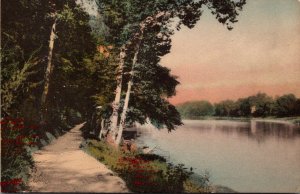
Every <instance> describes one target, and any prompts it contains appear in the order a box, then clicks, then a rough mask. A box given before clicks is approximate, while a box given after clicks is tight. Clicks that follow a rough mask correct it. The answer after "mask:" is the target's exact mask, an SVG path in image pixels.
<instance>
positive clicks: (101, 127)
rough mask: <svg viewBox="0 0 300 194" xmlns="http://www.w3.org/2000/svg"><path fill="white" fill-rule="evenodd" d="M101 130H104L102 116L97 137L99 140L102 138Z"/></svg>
mask: <svg viewBox="0 0 300 194" xmlns="http://www.w3.org/2000/svg"><path fill="white" fill-rule="evenodd" d="M103 131H104V118H102V120H101V125H100V132H99V139H100V140H101V138H102V134H103Z"/></svg>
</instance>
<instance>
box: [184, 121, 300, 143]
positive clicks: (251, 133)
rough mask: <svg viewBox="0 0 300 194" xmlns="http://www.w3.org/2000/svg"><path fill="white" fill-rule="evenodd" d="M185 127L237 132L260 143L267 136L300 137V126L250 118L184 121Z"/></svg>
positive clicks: (226, 132)
mask: <svg viewBox="0 0 300 194" xmlns="http://www.w3.org/2000/svg"><path fill="white" fill-rule="evenodd" d="M184 124H185V127H188V128H190V129H196V130H198V131H199V132H201V133H203V132H208V131H211V130H217V131H221V132H223V133H224V134H226V135H233V134H237V135H239V136H247V137H248V138H250V139H253V140H256V141H257V142H259V143H261V142H263V141H264V140H266V139H267V138H277V139H289V140H290V139H294V138H297V137H300V128H299V127H298V126H296V125H293V124H290V123H283V122H268V121H259V120H251V121H250V122H230V121H214V120H213V121H204V122H201V123H199V122H193V121H185V122H184Z"/></svg>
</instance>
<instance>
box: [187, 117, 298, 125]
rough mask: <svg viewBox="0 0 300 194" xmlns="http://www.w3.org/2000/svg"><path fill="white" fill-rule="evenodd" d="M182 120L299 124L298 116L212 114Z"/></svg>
mask: <svg viewBox="0 0 300 194" xmlns="http://www.w3.org/2000/svg"><path fill="white" fill-rule="evenodd" d="M182 120H183V121H184V120H229V121H245V122H250V121H251V120H254V121H264V122H274V123H286V124H294V125H296V126H300V116H296V117H214V116H201V117H194V118H182Z"/></svg>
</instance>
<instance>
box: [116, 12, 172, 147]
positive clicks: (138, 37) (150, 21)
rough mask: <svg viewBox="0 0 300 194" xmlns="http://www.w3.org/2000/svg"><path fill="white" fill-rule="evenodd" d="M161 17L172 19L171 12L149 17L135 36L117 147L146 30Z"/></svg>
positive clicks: (124, 123)
mask: <svg viewBox="0 0 300 194" xmlns="http://www.w3.org/2000/svg"><path fill="white" fill-rule="evenodd" d="M161 17H166V18H169V17H170V13H169V12H159V13H157V14H156V15H154V16H149V17H147V18H146V19H145V20H144V21H143V22H141V23H140V32H139V33H137V34H135V37H134V39H136V45H135V53H134V57H133V61H132V67H131V71H130V74H131V78H130V81H129V82H128V87H127V92H126V97H125V102H124V107H123V111H122V115H121V121H120V125H119V130H118V134H117V137H116V140H115V143H116V145H119V144H120V142H121V139H122V134H123V130H124V128H125V125H126V114H127V111H128V104H129V100H130V93H131V87H132V85H133V77H134V68H135V65H136V62H137V58H138V54H139V50H140V45H141V42H142V39H143V36H144V30H145V28H146V26H151V25H152V26H153V25H156V24H158V20H159V19H160V18H161Z"/></svg>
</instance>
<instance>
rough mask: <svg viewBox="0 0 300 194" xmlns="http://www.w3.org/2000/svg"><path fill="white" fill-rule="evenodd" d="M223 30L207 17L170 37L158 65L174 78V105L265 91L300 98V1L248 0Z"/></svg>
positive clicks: (206, 14) (211, 100) (212, 17)
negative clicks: (167, 50) (168, 48)
mask: <svg viewBox="0 0 300 194" xmlns="http://www.w3.org/2000/svg"><path fill="white" fill-rule="evenodd" d="M238 20H239V21H238V23H236V24H234V29H233V30H232V31H228V30H227V28H226V27H225V26H223V25H222V24H220V23H218V22H217V20H216V19H215V18H214V16H212V15H211V14H210V13H209V12H205V11H204V13H203V15H202V17H201V19H200V21H199V22H198V23H197V25H196V26H195V27H194V28H193V29H188V28H183V29H182V30H181V31H178V32H176V33H175V34H174V35H173V37H172V48H171V52H170V53H169V54H167V55H166V56H164V57H163V58H162V61H161V64H162V65H164V66H166V67H168V68H170V69H171V73H172V74H173V75H176V76H178V77H179V78H178V80H179V81H180V83H181V84H180V85H179V86H178V87H177V94H176V96H175V97H172V98H171V99H169V100H170V101H171V102H172V103H173V104H178V103H182V102H186V101H191V100H209V101H210V102H219V101H221V100H226V99H233V100H235V99H238V98H241V97H247V96H249V95H254V94H256V93H258V92H265V93H267V94H268V95H271V96H274V97H275V96H276V95H282V94H287V93H294V94H295V95H296V96H297V97H300V1H299V0H247V4H246V5H245V6H244V9H243V11H242V12H241V13H240V16H239V17H238Z"/></svg>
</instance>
